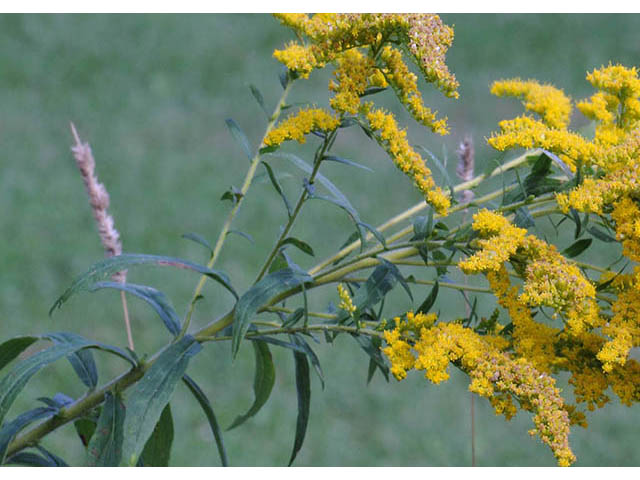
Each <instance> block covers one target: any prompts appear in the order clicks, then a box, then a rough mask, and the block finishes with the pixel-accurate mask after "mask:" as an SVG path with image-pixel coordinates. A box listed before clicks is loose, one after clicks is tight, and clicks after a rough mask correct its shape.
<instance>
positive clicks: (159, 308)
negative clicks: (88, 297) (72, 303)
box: [90, 282, 180, 335]
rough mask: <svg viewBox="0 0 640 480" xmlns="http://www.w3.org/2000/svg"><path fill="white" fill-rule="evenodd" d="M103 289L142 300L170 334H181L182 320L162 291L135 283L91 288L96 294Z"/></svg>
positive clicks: (100, 284)
mask: <svg viewBox="0 0 640 480" xmlns="http://www.w3.org/2000/svg"><path fill="white" fill-rule="evenodd" d="M102 288H114V289H116V290H122V291H124V292H128V293H131V294H132V295H135V296H136V297H138V298H141V299H142V300H144V301H145V302H147V303H148V304H149V305H150V306H151V308H153V309H154V310H155V311H156V313H157V314H158V316H159V317H160V318H161V319H162V322H163V323H164V325H165V326H166V327H167V330H169V332H171V333H172V334H173V335H178V333H180V318H179V317H178V314H177V313H176V311H175V309H174V308H173V305H172V304H171V301H170V300H169V299H168V298H167V297H166V296H165V294H164V293H162V292H161V291H160V290H156V289H155V288H153V287H147V286H145V285H136V284H135V283H121V282H98V283H96V284H94V285H93V286H92V287H91V288H90V291H91V292H94V291H97V290H100V289H102Z"/></svg>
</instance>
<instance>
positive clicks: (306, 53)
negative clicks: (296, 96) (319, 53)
mask: <svg viewBox="0 0 640 480" xmlns="http://www.w3.org/2000/svg"><path fill="white" fill-rule="evenodd" d="M273 56H274V58H275V59H276V60H278V61H279V62H281V63H282V64H284V65H285V66H286V67H287V68H288V69H289V70H292V71H294V72H296V73H298V74H299V75H300V76H301V77H302V78H309V74H310V73H311V71H312V70H313V69H314V68H316V67H318V66H322V63H321V62H318V60H317V58H316V56H315V55H314V53H313V51H312V49H311V48H310V47H305V46H303V45H300V44H298V43H295V42H291V43H289V44H288V45H287V47H286V48H285V49H284V50H275V51H274V52H273Z"/></svg>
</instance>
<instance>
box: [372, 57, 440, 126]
mask: <svg viewBox="0 0 640 480" xmlns="http://www.w3.org/2000/svg"><path fill="white" fill-rule="evenodd" d="M380 59H381V60H382V63H383V65H384V66H385V69H384V70H383V72H384V74H385V78H386V80H387V81H388V82H389V83H390V84H391V86H392V87H393V89H394V91H395V92H396V95H397V96H398V99H400V101H401V102H402V103H403V104H404V105H405V106H406V107H407V110H408V111H409V113H411V115H412V116H413V118H415V119H416V121H417V122H418V123H421V124H422V125H424V126H425V127H429V128H430V129H431V130H432V131H433V132H435V133H439V134H440V135H446V134H447V133H448V130H447V119H446V118H444V119H440V120H437V119H436V113H434V112H432V111H431V109H430V108H428V107H425V106H424V103H422V95H421V94H420V91H419V90H418V77H417V76H416V75H415V74H414V73H412V72H411V71H410V70H409V68H408V67H407V65H406V64H405V63H404V62H403V61H402V52H400V51H399V50H398V49H396V48H393V47H392V46H390V45H387V46H385V47H384V48H383V49H382V52H381V54H380Z"/></svg>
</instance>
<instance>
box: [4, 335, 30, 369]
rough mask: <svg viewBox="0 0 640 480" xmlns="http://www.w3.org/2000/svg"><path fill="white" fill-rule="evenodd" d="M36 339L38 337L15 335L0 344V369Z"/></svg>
mask: <svg viewBox="0 0 640 480" xmlns="http://www.w3.org/2000/svg"><path fill="white" fill-rule="evenodd" d="M37 340H38V337H33V336H24V337H15V338H12V339H10V340H7V341H6V342H3V343H2V344H0V370H2V369H3V368H4V367H6V366H7V365H8V364H9V363H11V362H12V361H13V360H15V359H16V358H18V355H20V354H21V353H22V352H24V351H25V350H26V349H27V348H28V347H29V346H30V345H32V344H33V343H34V342H36V341H37Z"/></svg>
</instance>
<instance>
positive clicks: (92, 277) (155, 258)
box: [49, 253, 238, 315]
mask: <svg viewBox="0 0 640 480" xmlns="http://www.w3.org/2000/svg"><path fill="white" fill-rule="evenodd" d="M136 265H157V266H161V267H166V266H169V267H177V268H183V269H186V270H193V271H195V272H198V273H201V274H202V275H206V276H208V277H210V278H211V279H213V280H215V281H216V282H218V283H219V284H221V285H222V286H223V287H224V288H226V289H227V290H229V291H230V292H231V293H232V294H233V296H234V297H236V298H238V295H237V293H236V291H235V290H234V289H233V287H232V286H231V282H230V281H229V277H228V276H227V274H226V273H224V272H221V271H219V270H212V269H210V268H207V267H205V266H203V265H198V264H197V263H193V262H189V261H187V260H181V259H179V258H174V257H165V256H162V255H146V254H141V253H125V254H122V255H117V256H115V257H109V258H107V259H105V260H102V261H100V262H98V263H95V264H93V265H92V266H91V268H90V269H89V270H88V271H87V272H86V273H84V274H83V275H81V276H80V277H78V278H77V279H76V280H75V281H74V282H73V284H72V285H71V286H70V287H69V288H68V289H67V290H66V291H65V292H64V293H63V294H62V295H61V296H60V298H58V299H57V300H56V301H55V303H54V304H53V306H52V307H51V309H50V310H49V315H51V314H52V313H53V311H54V310H55V309H56V308H60V307H61V306H62V304H63V303H64V302H66V301H67V300H69V298H70V297H71V296H72V295H74V294H75V293H77V292H80V291H86V290H90V289H91V287H92V286H93V285H95V284H96V283H97V282H100V281H104V280H107V279H108V278H109V277H110V276H111V275H113V274H114V273H116V272H119V271H121V270H126V269H128V268H131V267H133V266H136Z"/></svg>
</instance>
